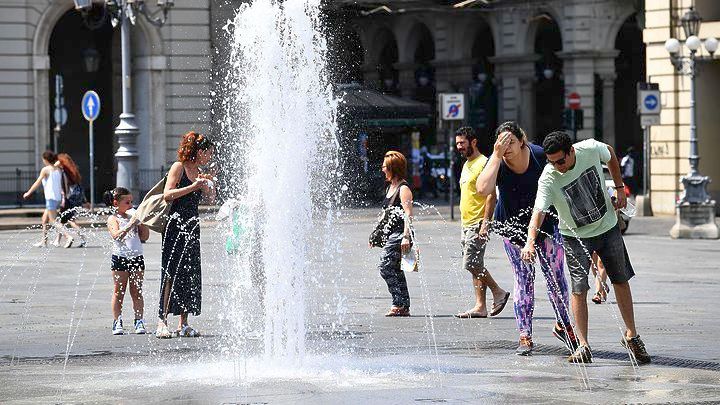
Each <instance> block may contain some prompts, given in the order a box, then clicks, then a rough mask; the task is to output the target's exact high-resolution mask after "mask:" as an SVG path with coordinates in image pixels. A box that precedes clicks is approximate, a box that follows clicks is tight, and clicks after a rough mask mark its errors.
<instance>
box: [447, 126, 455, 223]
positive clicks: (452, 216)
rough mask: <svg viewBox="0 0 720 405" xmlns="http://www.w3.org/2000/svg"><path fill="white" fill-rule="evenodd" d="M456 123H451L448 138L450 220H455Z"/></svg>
mask: <svg viewBox="0 0 720 405" xmlns="http://www.w3.org/2000/svg"><path fill="white" fill-rule="evenodd" d="M454 122H455V121H450V136H448V157H449V158H450V164H449V165H448V181H449V182H450V183H449V184H448V190H449V192H450V220H455V159H454V155H455V153H454V152H455V149H454V148H455V142H453V141H454V140H455V137H454V135H455V134H454V133H453V130H454V129H455V128H454V127H455V125H454Z"/></svg>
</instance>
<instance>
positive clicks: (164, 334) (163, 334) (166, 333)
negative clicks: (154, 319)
mask: <svg viewBox="0 0 720 405" xmlns="http://www.w3.org/2000/svg"><path fill="white" fill-rule="evenodd" d="M172 336H173V335H172V333H170V330H169V329H168V327H167V325H165V324H163V325H162V326H160V327H158V328H157V330H156V331H155V337H156V338H158V339H170V338H171V337H172Z"/></svg>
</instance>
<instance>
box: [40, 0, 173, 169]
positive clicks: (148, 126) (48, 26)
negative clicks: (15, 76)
mask: <svg viewBox="0 0 720 405" xmlns="http://www.w3.org/2000/svg"><path fill="white" fill-rule="evenodd" d="M73 8H74V3H73V1H72V0H53V1H51V2H50V3H49V4H48V6H47V7H46V8H45V10H44V11H43V13H42V14H41V16H40V18H39V19H38V22H37V24H36V28H35V32H34V33H33V42H32V68H33V87H34V89H33V93H34V96H35V101H34V135H35V142H34V146H35V155H36V162H35V166H36V168H40V167H41V166H42V162H41V160H40V158H39V156H40V154H41V153H42V151H43V150H45V149H46V148H47V146H48V145H49V144H50V134H49V133H48V131H47V128H49V127H50V102H49V94H50V89H49V86H48V83H49V69H50V57H49V55H48V51H49V45H50V37H51V35H52V33H53V31H54V29H55V26H56V25H57V23H58V21H59V20H60V19H61V18H62V16H63V15H65V14H66V13H67V12H68V11H70V10H72V9H73ZM133 28H135V29H134V30H133V31H135V32H136V33H135V38H136V39H135V40H134V41H133V44H142V45H143V46H142V47H141V48H140V49H142V51H141V52H138V51H137V50H136V49H137V48H133V49H132V52H133V58H134V60H133V74H136V73H139V72H147V74H145V73H140V75H141V77H140V79H141V80H139V81H138V80H137V79H138V78H137V77H134V78H133V79H134V80H133V99H134V100H133V101H134V105H135V106H137V105H138V103H137V102H138V101H141V100H142V103H141V104H143V103H144V104H145V105H144V106H143V107H146V109H145V110H144V112H145V113H146V117H140V118H142V120H141V121H142V122H139V123H138V124H139V126H140V127H141V137H142V136H143V135H144V136H145V137H146V138H147V142H146V143H147V144H148V147H149V149H140V148H139V150H146V151H147V150H149V151H150V153H149V154H147V155H146V156H144V157H142V156H141V159H140V160H141V161H142V160H149V162H150V163H151V164H152V165H153V167H154V165H157V166H159V165H163V164H164V163H165V144H166V140H165V138H166V137H165V90H164V89H165V86H164V84H165V73H164V71H165V69H166V65H167V63H166V59H165V57H164V46H163V41H162V38H161V36H160V32H159V29H158V28H156V27H154V26H152V25H151V24H149V23H148V22H146V21H144V20H143V19H142V18H138V19H137V20H136V25H135V26H134V27H133ZM138 34H142V36H141V39H142V40H138V39H137V36H138ZM143 75H146V77H145V78H143V77H142V76H143ZM143 79H146V82H147V88H148V89H150V91H149V93H150V94H149V95H148V94H147V93H145V94H142V93H141V92H138V91H137V88H138V87H139V86H137V84H138V83H139V82H142V81H143ZM141 96H149V98H146V99H144V100H143V98H142V97H141ZM136 111H137V110H136ZM150 117H152V119H150ZM143 131H144V132H143ZM151 136H152V137H153V138H152V139H150V138H149V137H151ZM139 146H142V145H141V144H140V145H139ZM145 158H148V159H145ZM140 167H141V168H143V166H142V165H141V166H140Z"/></svg>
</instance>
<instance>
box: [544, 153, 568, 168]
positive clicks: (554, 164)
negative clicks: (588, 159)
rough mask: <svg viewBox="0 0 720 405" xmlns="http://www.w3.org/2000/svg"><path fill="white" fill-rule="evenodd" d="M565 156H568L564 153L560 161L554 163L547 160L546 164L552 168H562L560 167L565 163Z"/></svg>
mask: <svg viewBox="0 0 720 405" xmlns="http://www.w3.org/2000/svg"><path fill="white" fill-rule="evenodd" d="M567 155H568V154H567V153H566V154H565V155H564V156H563V157H562V158H560V159H558V160H555V161H552V160H550V159H548V160H547V162H548V163H550V164H551V165H553V166H562V165H564V164H565V162H566V159H567Z"/></svg>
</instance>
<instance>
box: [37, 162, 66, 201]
mask: <svg viewBox="0 0 720 405" xmlns="http://www.w3.org/2000/svg"><path fill="white" fill-rule="evenodd" d="M42 185H43V191H44V192H45V200H55V201H61V200H62V171H60V169H55V168H52V169H50V173H48V175H47V177H45V178H43V179H42Z"/></svg>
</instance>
